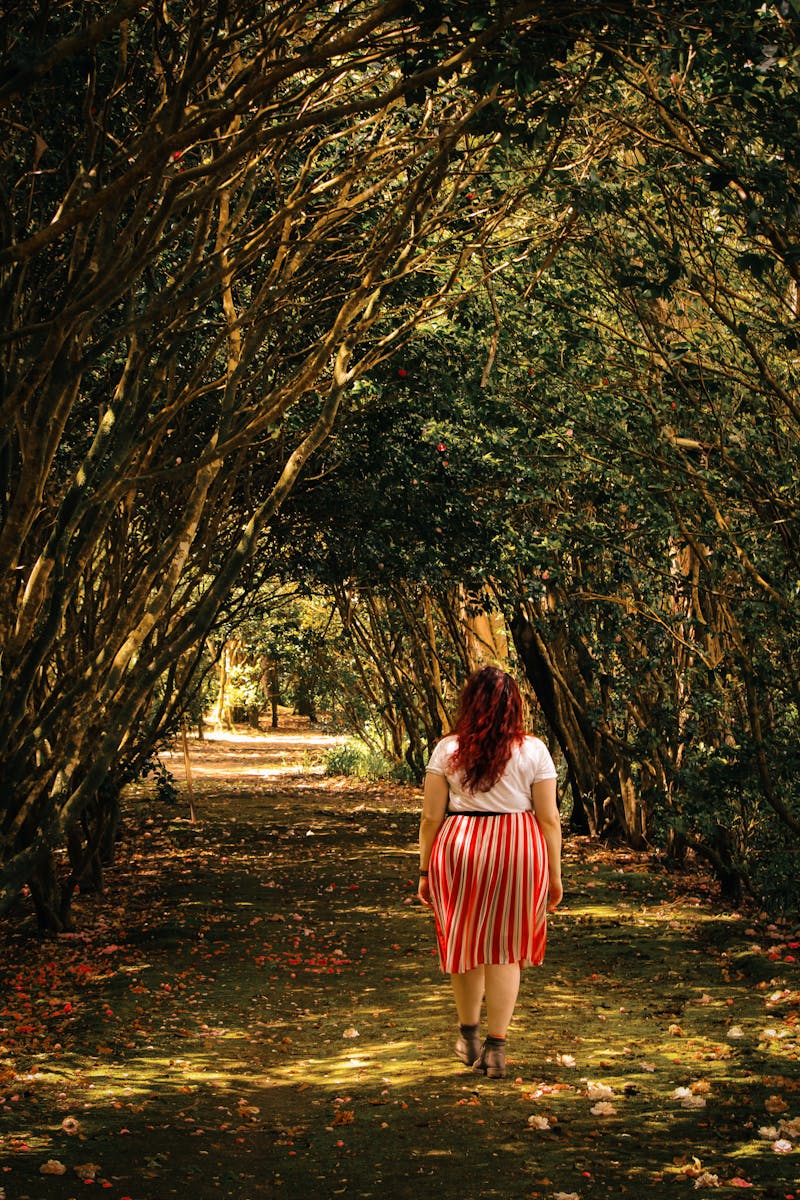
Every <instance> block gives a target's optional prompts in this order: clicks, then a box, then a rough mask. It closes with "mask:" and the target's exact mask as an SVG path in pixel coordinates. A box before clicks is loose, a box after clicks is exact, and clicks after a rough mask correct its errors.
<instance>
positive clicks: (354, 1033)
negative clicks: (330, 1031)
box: [342, 1027, 361, 1038]
mask: <svg viewBox="0 0 800 1200" xmlns="http://www.w3.org/2000/svg"><path fill="white" fill-rule="evenodd" d="M360 1036H361V1035H360V1034H359V1032H358V1030H357V1029H353V1028H352V1027H351V1028H350V1029H345V1031H344V1033H343V1034H342V1037H346V1038H357V1037H360Z"/></svg>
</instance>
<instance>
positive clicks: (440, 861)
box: [428, 812, 548, 974]
mask: <svg viewBox="0 0 800 1200" xmlns="http://www.w3.org/2000/svg"><path fill="white" fill-rule="evenodd" d="M428 868H429V875H428V883H429V885H430V892H431V901H432V904H433V912H434V916H435V918H436V936H437V942H438V948H439V963H440V965H441V968H442V970H443V971H446V972H447V973H448V974H453V973H456V974H460V973H461V972H462V971H471V970H472V969H473V967H477V966H479V965H480V964H481V963H513V962H516V963H519V964H520V966H522V967H527V966H534V965H538V964H539V963H541V962H542V960H543V959H544V951H545V941H546V938H547V881H548V868H547V847H546V845H545V840H544V836H543V834H542V831H541V829H540V828H539V824H538V822H537V820H536V818H535V816H534V815H533V813H532V812H519V813H502V814H493V815H491V816H479V817H476V816H464V815H462V814H459V813H452V814H451V815H449V816H448V817H447V818H446V820H445V822H444V824H443V825H442V827H441V829H440V830H439V833H438V834H437V836H436V840H435V842H434V844H433V850H432V853H431V859H430V863H429V864H428Z"/></svg>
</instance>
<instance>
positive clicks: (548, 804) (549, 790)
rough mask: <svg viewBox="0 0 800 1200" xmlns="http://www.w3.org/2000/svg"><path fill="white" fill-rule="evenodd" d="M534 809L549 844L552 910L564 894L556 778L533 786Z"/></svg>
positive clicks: (550, 904) (541, 781) (548, 904)
mask: <svg viewBox="0 0 800 1200" xmlns="http://www.w3.org/2000/svg"><path fill="white" fill-rule="evenodd" d="M531 799H532V800H533V811H534V813H535V814H536V820H537V821H538V823H539V828H540V829H541V831H542V834H543V835H544V841H545V845H546V846H547V861H548V863H549V867H550V880H549V890H550V895H549V898H548V901H547V907H548V909H549V910H550V912H552V911H553V909H554V908H557V907H558V905H559V904H560V903H561V899H562V897H563V895H564V888H563V887H562V885H561V814H560V813H559V811H558V804H557V803H556V781H555V779H540V780H539V781H538V783H534V785H533V787H532V788H531Z"/></svg>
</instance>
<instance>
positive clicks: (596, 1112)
mask: <svg viewBox="0 0 800 1200" xmlns="http://www.w3.org/2000/svg"><path fill="white" fill-rule="evenodd" d="M616 1111H617V1110H616V1109H615V1108H614V1105H613V1104H609V1103H608V1101H607V1100H600V1101H599V1102H598V1103H597V1104H593V1105H592V1107H591V1108H590V1109H589V1112H590V1113H591V1114H592V1116H593V1117H613V1116H615V1115H616Z"/></svg>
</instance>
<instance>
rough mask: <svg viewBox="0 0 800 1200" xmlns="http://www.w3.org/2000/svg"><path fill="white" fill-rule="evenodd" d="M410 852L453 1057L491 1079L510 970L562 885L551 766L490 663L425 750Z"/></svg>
mask: <svg viewBox="0 0 800 1200" xmlns="http://www.w3.org/2000/svg"><path fill="white" fill-rule="evenodd" d="M419 850H420V881H419V898H420V900H421V901H422V902H423V904H427V905H428V906H429V907H430V908H432V909H433V913H434V916H435V918H436V935H437V940H438V944H439V961H440V964H441V967H442V970H443V971H447V972H449V974H450V978H451V980H452V984H453V992H454V994H455V1001H456V1010H457V1012H458V1020H459V1024H460V1035H459V1038H458V1041H457V1042H456V1047H455V1049H456V1055H457V1056H458V1058H460V1059H461V1061H462V1062H465V1063H467V1064H468V1065H471V1066H473V1068H474V1070H476V1071H481V1072H483V1074H485V1075H487V1076H488V1077H489V1078H491V1079H500V1078H502V1077H503V1076H504V1075H505V1073H506V1068H505V1063H506V1031H507V1029H508V1025H509V1022H510V1021H511V1018H512V1016H513V1013H514V1006H515V1004H516V1001H517V993H518V991H519V982H520V968H521V967H526V966H530V965H538V964H539V963H541V962H542V960H543V959H544V950H545V938H546V927H547V911H548V910H551V911H552V910H553V909H554V908H555V907H556V906H557V905H558V904H559V902H560V901H561V897H562V895H563V890H562V887H561V819H560V817H559V813H558V808H557V806H556V770H555V767H554V766H553V760H552V758H551V757H550V754H549V752H548V749H547V747H546V746H545V744H544V743H543V742H541V741H540V740H539V738H535V737H529V736H526V734H525V730H524V728H523V724H522V697H521V696H520V692H519V688H518V687H517V685H516V683H515V682H514V680H513V679H512V678H511V676H510V675H507V674H506V672H505V671H501V670H500V669H499V668H498V667H481V669H480V670H478V671H475V672H474V673H473V674H472V675H471V676H470V677H469V679H468V680H467V683H466V685H465V687H464V691H463V693H462V696H461V707H460V711H459V716H458V720H457V723H456V727H455V730H454V732H453V733H452V734H450V735H449V736H447V737H445V738H442V740H441V741H440V742H439V743H438V745H437V746H436V747H435V748H434V751H433V753H432V754H431V757H430V762H429V763H428V769H427V773H426V776H425V794H424V800H423V806H422V820H421V822H420V836H419ZM484 998H485V1000H486V1017H487V1022H488V1030H487V1036H486V1038H485V1039H484V1040H483V1041H482V1040H481V1035H480V1019H481V1008H482V1004H483V1001H484Z"/></svg>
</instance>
